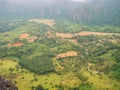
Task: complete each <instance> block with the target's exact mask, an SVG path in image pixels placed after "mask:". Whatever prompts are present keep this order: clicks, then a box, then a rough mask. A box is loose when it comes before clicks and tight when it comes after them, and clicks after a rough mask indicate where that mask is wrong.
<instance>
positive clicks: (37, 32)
mask: <svg viewBox="0 0 120 90" xmlns="http://www.w3.org/2000/svg"><path fill="white" fill-rule="evenodd" d="M12 22H14V21H11V23H12ZM60 27H61V28H60ZM105 27H108V28H112V29H108V30H106V29H105ZM6 28H7V27H6ZM8 28H9V26H8ZM12 28H13V29H10V30H7V29H5V30H6V31H2V32H1V33H0V45H1V47H0V75H1V76H4V77H6V78H7V79H10V80H12V81H13V82H14V83H15V84H16V85H17V86H18V88H19V89H20V90H119V89H120V88H119V85H120V83H119V81H120V44H119V43H120V35H119V30H120V28H118V27H114V26H113V27H112V26H110V27H109V26H103V27H98V26H91V27H90V26H85V25H79V24H75V23H71V22H69V21H60V22H59V21H57V23H56V24H55V25H54V27H49V26H47V25H44V24H37V23H30V22H27V21H20V22H18V24H14V26H13V27H12ZM102 28H104V29H102ZM60 29H61V30H60ZM113 29H115V30H113ZM102 30H103V31H102ZM112 30H113V31H112ZM81 31H91V32H94V31H97V32H98V33H99V32H107V33H108V32H110V33H111V32H112V33H116V34H114V35H111V34H110V33H108V35H99V34H98V35H86V36H84V35H76V36H73V37H71V38H64V37H58V36H57V35H56V32H60V33H64V34H65V35H67V34H66V33H68V34H70V33H72V34H73V35H75V33H78V32H81ZM117 32H118V33H117ZM21 36H23V38H21ZM72 51H74V52H75V53H77V55H74V53H73V52H72ZM66 52H68V53H67V54H66ZM58 56H59V57H58ZM21 81H22V83H21ZM26 85H27V86H26Z"/></svg>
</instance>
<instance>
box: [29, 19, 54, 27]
mask: <svg viewBox="0 0 120 90" xmlns="http://www.w3.org/2000/svg"><path fill="white" fill-rule="evenodd" d="M28 21H29V22H35V23H43V24H46V25H48V26H50V27H53V25H54V24H55V21H54V20H53V19H30V20H28Z"/></svg>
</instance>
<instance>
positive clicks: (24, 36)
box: [19, 33, 30, 39]
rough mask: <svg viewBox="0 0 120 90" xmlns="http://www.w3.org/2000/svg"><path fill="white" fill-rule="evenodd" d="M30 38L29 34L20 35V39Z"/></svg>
mask: <svg viewBox="0 0 120 90" xmlns="http://www.w3.org/2000/svg"><path fill="white" fill-rule="evenodd" d="M29 36H30V35H29V34H27V33H24V34H22V35H20V37H19V38H20V39H27V38H28V37H29Z"/></svg>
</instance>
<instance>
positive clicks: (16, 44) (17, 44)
mask: <svg viewBox="0 0 120 90" xmlns="http://www.w3.org/2000/svg"><path fill="white" fill-rule="evenodd" d="M22 45H23V43H21V42H17V43H14V44H10V43H9V44H8V47H12V46H13V47H20V46H22Z"/></svg>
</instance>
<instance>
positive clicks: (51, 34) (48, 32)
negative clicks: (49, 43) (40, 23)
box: [45, 30, 54, 38]
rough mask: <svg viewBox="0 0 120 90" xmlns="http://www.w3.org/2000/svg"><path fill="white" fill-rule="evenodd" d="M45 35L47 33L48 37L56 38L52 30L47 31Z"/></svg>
mask: <svg viewBox="0 0 120 90" xmlns="http://www.w3.org/2000/svg"><path fill="white" fill-rule="evenodd" d="M45 35H46V36H47V37H49V38H54V33H53V31H52V30H49V31H47V32H46V33H45Z"/></svg>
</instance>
